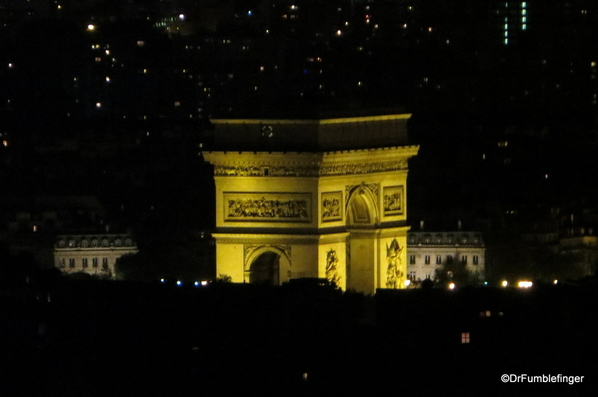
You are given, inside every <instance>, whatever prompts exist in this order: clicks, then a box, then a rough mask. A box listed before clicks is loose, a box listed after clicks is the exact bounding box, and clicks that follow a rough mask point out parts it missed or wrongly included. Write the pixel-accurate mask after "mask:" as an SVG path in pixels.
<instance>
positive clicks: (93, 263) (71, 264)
mask: <svg viewBox="0 0 598 397" xmlns="http://www.w3.org/2000/svg"><path fill="white" fill-rule="evenodd" d="M68 261H69V262H68V267H69V269H75V268H77V264H76V261H75V258H69V260H68ZM99 262H100V258H92V259H91V267H92V268H96V269H97V268H98V267H99ZM59 267H60V268H61V269H65V268H66V259H65V258H61V259H60V264H59ZM81 267H82V268H83V269H86V268H88V267H90V266H89V259H88V258H82V259H81ZM108 268H109V266H108V258H102V269H104V270H108Z"/></svg>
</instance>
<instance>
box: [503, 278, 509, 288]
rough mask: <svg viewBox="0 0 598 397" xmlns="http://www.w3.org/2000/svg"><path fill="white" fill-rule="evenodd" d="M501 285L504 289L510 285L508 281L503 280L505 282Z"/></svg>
mask: <svg viewBox="0 0 598 397" xmlns="http://www.w3.org/2000/svg"><path fill="white" fill-rule="evenodd" d="M501 285H502V286H503V287H507V286H508V285H509V282H508V281H507V280H503V282H502V283H501Z"/></svg>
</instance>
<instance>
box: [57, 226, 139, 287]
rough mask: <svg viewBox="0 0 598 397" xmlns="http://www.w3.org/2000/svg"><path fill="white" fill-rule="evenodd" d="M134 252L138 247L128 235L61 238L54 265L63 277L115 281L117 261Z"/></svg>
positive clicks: (67, 236)
mask: <svg viewBox="0 0 598 397" xmlns="http://www.w3.org/2000/svg"><path fill="white" fill-rule="evenodd" d="M135 252H137V244H136V243H135V241H134V240H133V238H132V237H131V236H128V235H121V234H93V235H91V234H90V235H62V236H58V237H57V238H56V245H55V247H54V264H55V266H56V267H57V268H59V269H60V270H61V271H62V272H63V273H66V274H69V273H87V274H91V275H99V276H106V277H114V265H115V264H116V260H117V259H118V258H120V257H121V256H123V255H124V254H130V253H135Z"/></svg>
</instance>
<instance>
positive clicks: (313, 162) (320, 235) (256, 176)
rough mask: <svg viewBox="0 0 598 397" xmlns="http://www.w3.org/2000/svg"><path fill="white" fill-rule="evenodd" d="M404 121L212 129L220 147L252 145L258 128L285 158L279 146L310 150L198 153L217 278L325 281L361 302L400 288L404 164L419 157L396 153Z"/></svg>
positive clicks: (240, 124)
mask: <svg viewBox="0 0 598 397" xmlns="http://www.w3.org/2000/svg"><path fill="white" fill-rule="evenodd" d="M408 118H409V115H390V116H376V117H363V118H351V119H328V120H212V123H213V124H214V125H215V127H216V128H215V131H216V132H215V134H216V140H218V134H219V131H222V134H223V138H222V139H223V140H222V142H223V143H222V145H225V144H226V142H235V141H236V138H235V137H237V136H238V137H239V138H238V139H241V140H243V139H245V140H248V141H247V144H249V139H250V138H251V137H253V135H255V137H254V138H255V139H256V142H257V141H259V139H260V137H262V135H261V131H262V130H263V129H264V126H267V127H268V131H270V133H269V134H268V139H277V138H279V134H280V136H283V137H282V138H279V139H281V140H280V142H282V143H281V146H280V147H283V148H285V149H288V148H286V147H284V145H283V143H285V142H287V141H284V137H287V139H288V142H289V145H290V144H293V145H298V146H301V145H307V144H308V143H310V142H311V143H314V142H315V143H314V145H313V147H312V150H305V151H302V152H292V151H288V150H287V151H279V152H277V151H251V152H243V151H238V150H236V151H211V152H203V153H202V154H203V156H204V158H205V159H206V160H207V161H209V162H210V163H211V164H212V165H213V166H214V179H215V181H216V227H217V230H216V233H214V234H213V236H214V238H215V240H216V261H217V264H216V266H217V270H216V272H217V274H218V275H219V276H224V275H226V276H230V277H231V279H232V281H233V282H252V283H253V282H257V283H261V282H266V283H272V284H282V283H284V282H285V281H287V280H289V279H291V278H300V277H318V278H327V279H329V280H330V281H334V282H335V284H337V285H338V286H339V287H341V288H343V289H354V290H357V291H361V292H365V293H374V292H375V291H376V288H402V287H403V284H402V282H401V280H400V277H399V276H400V275H401V274H406V260H405V258H404V256H405V255H406V250H404V249H401V247H405V246H406V245H407V238H406V236H407V231H408V230H409V228H408V227H407V223H406V220H407V208H406V193H407V173H408V167H407V165H408V159H409V158H411V157H412V156H415V155H416V154H417V151H418V149H419V148H418V147H417V146H400V144H401V143H404V141H401V139H402V135H401V133H402V132H401V131H403V130H405V129H406V123H407V120H408ZM219 128H220V130H219ZM403 138H404V137H403ZM391 141H393V142H396V143H395V146H393V145H388V143H390V142H391ZM349 145H350V146H351V147H348V146H349ZM360 145H363V146H360ZM397 145H399V146H397ZM275 147H276V142H275V141H272V142H271V144H270V148H275ZM360 147H366V148H365V149H363V148H360ZM393 241H394V243H393ZM388 247H393V249H392V253H393V255H390V254H389V253H388V252H391V251H389V248H388ZM390 268H392V269H393V270H392V271H389V270H388V269H390Z"/></svg>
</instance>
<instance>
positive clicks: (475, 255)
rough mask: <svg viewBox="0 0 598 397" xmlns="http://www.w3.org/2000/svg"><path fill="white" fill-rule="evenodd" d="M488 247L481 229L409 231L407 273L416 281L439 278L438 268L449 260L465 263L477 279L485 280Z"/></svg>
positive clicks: (450, 261)
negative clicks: (437, 274) (472, 230)
mask: <svg viewBox="0 0 598 397" xmlns="http://www.w3.org/2000/svg"><path fill="white" fill-rule="evenodd" d="M485 252H486V248H485V245H484V241H483V239H482V235H481V233H480V232H475V231H474V232H471V231H458V232H433V231H429V232H425V231H421V232H409V233H408V235H407V260H408V264H407V277H408V278H409V280H411V281H412V282H413V283H414V284H418V283H419V282H421V281H423V280H425V279H427V278H429V279H431V280H434V279H435V278H436V270H437V269H442V267H443V266H444V265H446V264H447V263H458V262H460V263H463V264H465V266H466V269H467V270H468V271H469V273H470V274H471V275H472V276H473V277H474V279H476V280H478V281H483V278H484V267H485Z"/></svg>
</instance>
